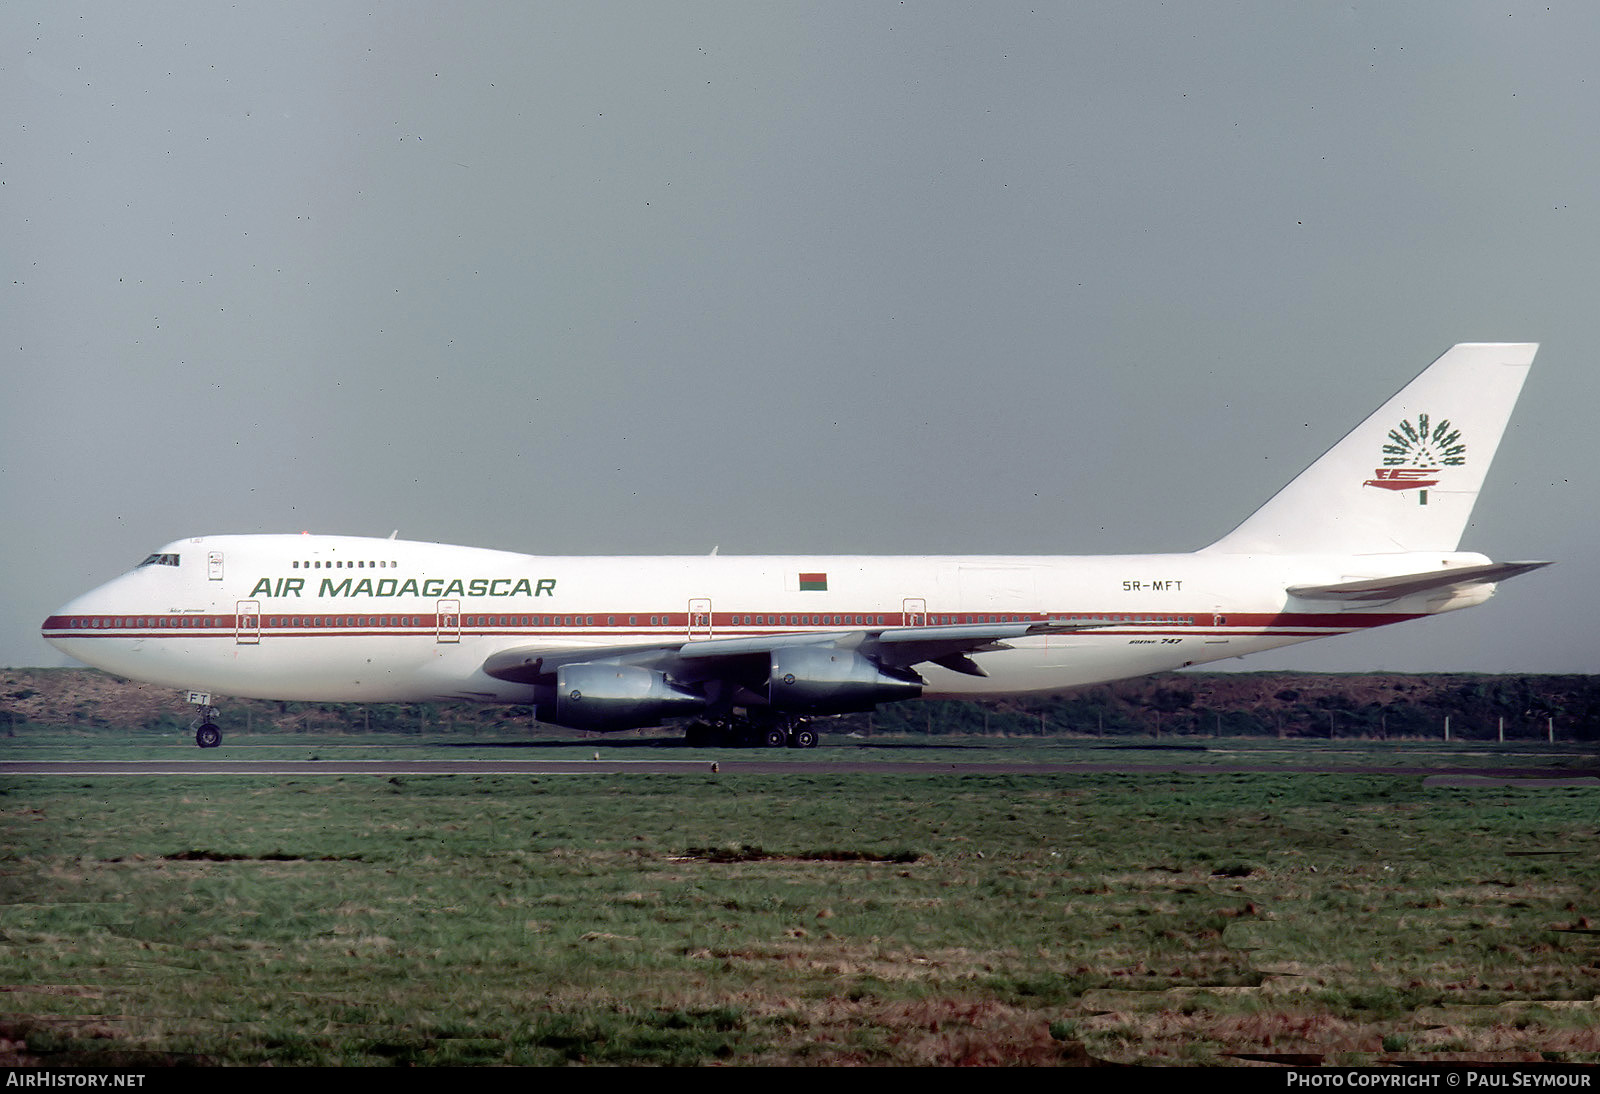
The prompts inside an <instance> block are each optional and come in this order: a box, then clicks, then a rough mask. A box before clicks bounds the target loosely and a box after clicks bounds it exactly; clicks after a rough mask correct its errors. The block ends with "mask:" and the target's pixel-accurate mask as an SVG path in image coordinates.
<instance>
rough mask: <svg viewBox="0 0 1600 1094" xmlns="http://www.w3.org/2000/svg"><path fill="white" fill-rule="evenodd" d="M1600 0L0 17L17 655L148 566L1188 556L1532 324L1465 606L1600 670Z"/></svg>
mask: <svg viewBox="0 0 1600 1094" xmlns="http://www.w3.org/2000/svg"><path fill="white" fill-rule="evenodd" d="M1597 56H1600V5H1596V4H1592V3H1588V2H1583V3H1577V2H1557V3H1553V4H1538V5H1524V4H1518V3H1497V4H1484V3H1471V2H1460V0H1451V2H1448V3H1445V2H1440V3H1410V4H1404V3H1390V2H1381V3H1379V2H1374V3H1357V4H1349V3H1346V4H1340V5H1334V4H1318V3H1292V4H1291V3H1198V4H1189V3H1176V4H1168V5H1164V6H1163V5H1157V4H1141V3H1129V2H1126V0H1117V2H1113V3H1105V4H1088V3H1071V4H1036V5H1033V6H1027V5H1022V6H1014V5H1007V4H999V3H984V4H981V5H977V4H972V5H956V4H943V3H929V4H904V5H902V4H898V3H883V4H863V3H839V4H820V5H818V4H796V3H785V4H773V5H760V4H749V3H725V4H682V5H675V4H664V3H637V4H616V3H595V2H585V3H581V4H579V3H563V4H532V3H506V4H481V3H480V4H472V3H466V4H463V3H452V4H449V5H445V4H437V5H431V4H406V5H400V4H379V5H365V4H363V5H350V4H344V3H330V2H327V0H317V2H315V3H304V4H294V3H273V4H242V5H228V6H224V5H220V4H214V3H209V2H206V3H194V4H169V3H158V2H145V3H140V4H113V3H105V4H89V5H79V4H71V3H62V2H58V0H51V2H48V3H32V2H16V0H13V2H11V3H8V4H6V5H5V6H4V7H3V8H0V119H3V121H4V129H3V136H0V210H3V212H0V263H3V267H4V269H3V272H4V274H5V277H4V280H3V283H0V289H3V291H4V305H3V312H0V315H3V328H0V329H3V340H4V344H3V346H0V354H3V356H0V369H3V370H4V378H5V386H4V391H5V398H4V404H3V405H4V411H3V419H0V425H3V429H0V513H3V514H4V517H5V535H4V539H3V541H0V561H3V562H4V571H5V574H6V579H5V580H4V581H3V583H0V663H6V664H12V665H37V664H46V665H49V664H62V663H64V661H63V660H62V658H61V657H60V655H58V654H57V653H56V652H55V651H54V650H52V649H51V648H50V647H49V646H47V645H46V644H45V643H44V642H43V640H42V639H40V638H39V635H38V627H39V624H40V622H41V621H42V620H43V618H44V616H45V615H46V614H48V613H49V612H50V611H51V610H53V609H54V608H56V607H58V606H59V605H61V604H62V603H64V602H65V601H67V600H68V599H70V598H71V597H73V596H74V595H76V594H78V593H80V592H83V591H85V590H86V589H88V588H89V587H91V586H93V585H96V584H99V583H101V582H103V581H105V580H107V579H109V578H111V577H113V576H115V575H116V574H118V573H120V572H122V571H124V570H126V569H128V568H129V567H130V566H132V565H133V564H134V563H136V562H137V561H138V560H139V559H140V558H142V557H143V556H144V555H145V554H147V553H149V552H150V551H152V550H154V549H155V548H156V547H158V546H160V545H161V544H163V543H166V542H169V541H171V540H174V539H178V538H180V537H183V536H188V535H196V534H203V533H220V532H256V531H263V532H264V531H300V530H305V529H309V530H312V531H317V532H330V533H344V534H353V535H379V536H383V535H388V534H389V533H390V531H391V530H394V529H396V528H398V529H399V531H400V534H401V536H402V537H404V538H409V539H424V540H439V541H443V542H452V543H466V544H472V545H476V546H487V547H498V548H504V549H508V550H515V551H523V552H528V553H541V554H632V553H694V554H699V553H704V552H707V551H710V550H711V548H712V546H713V545H720V548H721V551H722V553H724V554H733V553H791V552H794V553H798V552H840V553H884V554H918V553H923V554H935V553H937V554H943V553H1051V554H1054V553H1062V554H1102V553H1124V552H1143V551H1168V550H1188V549H1192V548H1196V547H1200V546H1203V545H1204V544H1206V543H1208V542H1210V541H1211V540H1213V539H1216V538H1217V537H1218V536H1220V535H1222V534H1223V533H1225V532H1227V531H1228V530H1229V529H1230V528H1231V527H1233V525H1234V524H1236V523H1238V522H1239V521H1240V520H1242V519H1243V518H1244V517H1246V516H1248V515H1249V513H1250V512H1251V511H1252V510H1253V509H1254V508H1255V507H1256V506H1257V505H1258V504H1260V503H1261V502H1262V501H1264V500H1265V499H1266V498H1267V497H1268V496H1269V495H1270V494H1272V493H1273V492H1274V491H1275V490H1276V489H1277V488H1278V487H1279V486H1281V485H1282V484H1283V483H1284V482H1286V481H1287V480H1288V479H1289V478H1291V477H1292V476H1293V475H1294V474H1295V473H1296V472H1297V471H1298V470H1299V469H1300V468H1301V467H1302V466H1304V465H1305V464H1306V463H1309V462H1310V460H1311V459H1313V458H1314V457H1315V456H1317V455H1318V454H1319V453H1320V452H1321V451H1322V450H1323V449H1325V448H1326V447H1327V446H1328V445H1329V444H1331V443H1332V442H1333V441H1335V440H1337V439H1338V438H1339V437H1340V436H1341V435H1342V434H1343V433H1344V432H1345V431H1346V430H1348V429H1349V428H1350V427H1351V426H1353V425H1354V424H1355V423H1356V422H1357V421H1359V420H1360V419H1361V418H1363V417H1364V416H1365V415H1366V414H1367V413H1369V412H1370V411H1371V410H1373V409H1374V408H1376V407H1377V406H1378V405H1379V404H1380V403H1381V402H1382V401H1383V400H1384V399H1386V398H1387V397H1388V396H1389V395H1390V394H1392V393H1393V392H1394V391H1395V390H1396V389H1398V388H1399V387H1400V386H1401V385H1402V384H1404V383H1405V382H1406V381H1407V380H1409V379H1410V378H1411V377H1412V376H1413V375H1414V374H1415V373H1417V372H1418V371H1420V370H1421V369H1422V368H1423V366H1425V365H1426V364H1427V363H1428V362H1429V361H1431V360H1432V359H1433V358H1434V357H1435V356H1437V355H1438V354H1439V353H1440V352H1442V351H1443V350H1444V349H1445V348H1447V347H1448V346H1450V345H1451V344H1453V343H1455V342H1459V341H1539V342H1542V343H1543V349H1542V351H1541V352H1540V354H1539V357H1538V360H1537V361H1536V362H1535V365H1534V368H1533V371H1532V374H1531V376H1530V379H1529V382H1528V385H1527V388H1526V389H1525V391H1524V394H1523V399H1522V403H1521V405H1520V407H1519V409H1518V413H1517V415H1516V416H1515V417H1513V419H1512V423H1511V428H1510V430H1509V432H1508V433H1507V436H1506V439H1505V442H1504V444H1503V446H1502V448H1501V450H1500V456H1499V460H1498V461H1497V463H1496V465H1495V467H1494V470H1493V471H1492V472H1491V474H1490V477H1489V481H1488V483H1487V486H1486V488H1485V491H1484V494H1483V496H1482V500H1481V502H1480V505H1479V508H1478V512H1477V515H1476V520H1475V522H1474V524H1473V526H1472V527H1471V528H1469V530H1468V532H1467V538H1466V541H1465V542H1464V543H1463V549H1467V550H1477V551H1482V552H1484V553H1487V554H1489V555H1492V556H1494V557H1496V558H1502V559H1527V558H1547V559H1554V560H1555V561H1556V562H1557V563H1558V565H1556V566H1554V567H1551V568H1550V569H1547V570H1543V571H1539V572H1537V573H1535V574H1532V575H1530V576H1527V577H1522V578H1519V579H1517V580H1515V581H1513V582H1509V583H1507V584H1506V585H1504V586H1503V587H1502V588H1501V591H1500V594H1499V596H1498V597H1497V598H1496V600H1495V601H1494V602H1492V603H1491V604H1490V605H1488V606H1486V607H1483V608H1479V609H1475V610H1473V611H1471V612H1468V613H1462V614H1456V615H1451V616H1446V617H1442V618H1439V619H1434V620H1429V621H1427V622H1425V623H1421V624H1408V625H1405V626H1402V627H1397V628H1392V629H1389V630H1387V631H1384V632H1379V633H1375V634H1368V635H1361V636H1351V637H1346V638H1340V639H1335V640H1331V641H1328V642H1318V643H1313V644H1310V645H1308V646H1303V647H1300V648H1298V649H1296V650H1294V651H1290V652H1287V653H1284V654H1279V655H1265V656H1262V657H1259V658H1252V659H1250V660H1248V661H1245V662H1233V663H1231V664H1234V665H1237V666H1239V667H1243V668H1273V667H1295V668H1309V669H1328V670H1380V669H1399V670H1414V671H1443V670H1476V671H1529V672H1594V671H1597V670H1600V657H1597V651H1600V612H1597V610H1596V603H1595V601H1596V590H1597V589H1600V545H1597V543H1596V536H1595V523H1596V514H1597V513H1600V479H1597V476H1596V474H1595V465H1596V458H1595V447H1596V442H1595V436H1596V427H1595V417H1596V412H1597V410H1600V374H1597V371H1596V369H1595V366H1594V358H1595V353H1596V349H1597V347H1600V337H1597V334H1596V331H1595V329H1594V327H1595V316H1596V314H1597V312H1600V185H1597V182H1596V180H1600V124H1597V119H1600V68H1597V67H1596V64H1595V58H1596V57H1597Z"/></svg>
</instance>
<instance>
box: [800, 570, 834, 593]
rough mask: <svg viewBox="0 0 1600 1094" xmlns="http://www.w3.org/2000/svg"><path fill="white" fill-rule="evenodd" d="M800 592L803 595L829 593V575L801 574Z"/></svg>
mask: <svg viewBox="0 0 1600 1094" xmlns="http://www.w3.org/2000/svg"><path fill="white" fill-rule="evenodd" d="M800 591H801V592H803V593H825V592H827V591H828V575H827V574H801V575H800Z"/></svg>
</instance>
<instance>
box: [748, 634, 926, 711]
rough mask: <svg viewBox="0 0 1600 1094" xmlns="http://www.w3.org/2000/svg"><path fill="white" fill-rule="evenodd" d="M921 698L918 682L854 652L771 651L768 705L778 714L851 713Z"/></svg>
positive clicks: (819, 648) (826, 649) (827, 649)
mask: <svg viewBox="0 0 1600 1094" xmlns="http://www.w3.org/2000/svg"><path fill="white" fill-rule="evenodd" d="M921 694H922V680H921V679H920V678H919V677H916V676H914V675H912V674H911V673H909V672H907V673H894V672H891V671H889V670H888V669H885V668H884V667H883V666H882V665H879V664H878V663H877V662H876V661H873V660H871V659H869V658H866V657H863V656H861V654H859V653H856V652H855V651H854V650H840V649H834V648H832V647H829V646H786V647H784V648H782V649H776V650H773V651H772V675H771V676H770V677H769V678H768V682H767V701H768V702H769V703H771V704H772V708H773V709H774V710H784V711H794V712H795V713H798V714H847V713H850V712H851V711H861V710H871V709H872V708H873V707H875V706H877V705H878V704H879V703H889V702H893V701H894V700H896V699H915V698H916V697H917V696H919V695H921Z"/></svg>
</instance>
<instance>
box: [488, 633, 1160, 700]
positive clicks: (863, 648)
mask: <svg viewBox="0 0 1600 1094" xmlns="http://www.w3.org/2000/svg"><path fill="white" fill-rule="evenodd" d="M1140 622H1141V625H1149V623H1151V622H1162V621H1160V620H1141V621H1140ZM1170 622H1174V623H1177V622H1182V623H1188V622H1189V620H1188V619H1174V620H1171V621H1170ZM1115 626H1127V623H1126V622H1119V621H1116V620H1112V619H1104V618H1098V617H1095V618H1074V619H1059V620H1042V621H1041V620H1034V621H1028V620H1023V621H1018V622H1014V623H953V624H945V625H936V626H925V627H883V628H872V629H854V630H837V631H797V632H790V633H782V634H771V635H761V636H758V637H745V638H705V639H688V640H685V641H682V642H663V643H656V644H649V645H628V646H567V647H555V648H552V647H550V646H515V647H512V648H510V649H505V650H501V651H500V652H499V653H496V654H494V655H493V656H491V657H490V658H489V659H488V660H487V661H485V662H484V665H483V671H484V672H485V673H487V674H488V675H490V676H493V677H494V678H495V679H497V680H509V681H514V682H516V683H522V684H553V683H554V682H555V679H556V672H557V670H558V669H560V668H561V667H562V666H563V665H570V664H578V663H582V662H591V661H594V662H606V663H610V664H617V665H636V666H640V667H644V668H651V669H656V670H658V671H661V672H667V673H670V674H671V675H672V676H674V677H676V678H678V679H682V680H690V681H693V680H705V679H710V678H713V677H716V676H719V675H721V669H722V668H723V667H725V666H735V665H737V664H739V663H741V662H754V661H762V662H764V661H765V660H766V659H767V658H768V657H769V656H770V655H771V654H773V653H775V652H777V651H780V650H788V649H797V648H801V647H806V648H824V649H832V650H838V651H849V652H854V653H859V654H862V655H863V656H865V657H867V658H869V659H870V660H872V661H873V662H874V663H876V664H878V665H880V666H883V667H885V668H890V669H908V668H910V667H912V666H913V665H918V664H922V663H925V662H927V663H933V664H942V665H944V666H945V667H947V668H953V669H955V670H956V671H957V672H965V673H968V674H969V675H974V676H982V675H984V673H983V670H982V669H980V668H979V667H978V666H977V664H976V663H975V662H973V661H972V660H971V658H970V657H968V656H967V655H968V654H971V653H982V652H985V651H989V650H1001V649H1006V648H1007V647H1006V646H1005V645H1004V642H1005V640H1006V639H1008V638H1025V637H1030V636H1034V635H1046V634H1067V633H1072V632H1075V631H1085V630H1094V629H1096V628H1100V627H1115Z"/></svg>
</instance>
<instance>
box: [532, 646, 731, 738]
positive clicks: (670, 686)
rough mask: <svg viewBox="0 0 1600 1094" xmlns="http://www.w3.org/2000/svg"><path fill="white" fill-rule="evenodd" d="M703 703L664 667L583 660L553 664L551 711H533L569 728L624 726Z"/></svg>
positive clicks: (658, 719)
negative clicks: (553, 687) (575, 662)
mask: <svg viewBox="0 0 1600 1094" xmlns="http://www.w3.org/2000/svg"><path fill="white" fill-rule="evenodd" d="M705 706H706V700H705V697H704V696H703V695H697V694H695V693H694V692H692V691H689V690H688V689H686V688H683V687H680V686H679V685H677V684H675V683H673V682H672V681H671V680H669V679H667V675H666V673H663V672H657V671H656V670H655V669H647V668H640V667H639V666H637V665H617V664H611V663H609V662H605V661H584V662H580V663H578V664H575V665H562V666H561V667H560V668H558V669H557V670H556V701H555V711H554V713H553V714H550V713H548V711H547V709H545V708H541V709H540V711H539V715H538V717H539V720H540V721H544V722H553V723H554V724H556V725H561V726H568V727H571V728H573V729H629V728H632V727H634V726H652V725H659V724H660V723H661V722H662V721H663V720H664V719H667V718H677V717H680V716H682V715H686V714H697V713H699V712H700V711H702V710H704V709H705Z"/></svg>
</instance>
